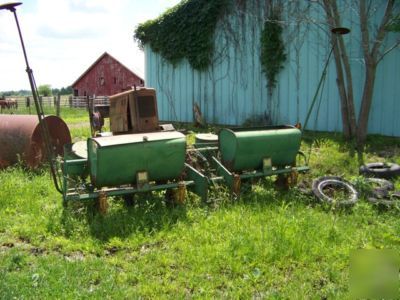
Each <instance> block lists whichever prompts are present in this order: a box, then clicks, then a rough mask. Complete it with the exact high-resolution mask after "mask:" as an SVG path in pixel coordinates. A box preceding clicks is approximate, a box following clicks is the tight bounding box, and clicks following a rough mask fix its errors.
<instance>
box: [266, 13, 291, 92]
mask: <svg viewBox="0 0 400 300" xmlns="http://www.w3.org/2000/svg"><path fill="white" fill-rule="evenodd" d="M279 21H280V13H279V11H278V10H277V9H271V13H270V16H269V18H268V20H267V21H265V23H264V29H263V31H262V33H261V66H262V70H263V72H264V73H265V76H266V78H267V81H268V84H267V87H268V89H269V90H270V92H271V91H272V89H273V88H275V86H276V82H277V79H276V77H277V75H278V74H279V72H280V70H281V69H283V66H284V62H285V61H286V53H285V45H284V43H283V40H282V31H283V28H282V25H281V24H280V22H279Z"/></svg>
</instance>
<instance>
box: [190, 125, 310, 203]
mask: <svg viewBox="0 0 400 300" xmlns="http://www.w3.org/2000/svg"><path fill="white" fill-rule="evenodd" d="M300 144H301V131H300V130H299V129H297V128H296V127H294V126H286V125H285V126H268V127H258V128H224V129H221V130H220V132H219V135H218V148H217V149H215V148H212V147H204V148H202V147H201V144H200V145H195V147H194V149H195V150H194V151H196V152H197V154H198V156H199V157H200V158H201V157H203V158H204V159H207V158H208V157H210V154H209V153H210V152H212V155H211V161H210V162H209V164H208V165H210V166H212V167H211V168H212V169H213V170H212V172H211V173H213V175H212V176H210V175H208V176H207V177H206V176H204V175H203V174H201V172H200V174H198V173H197V174H196V173H193V172H189V178H190V179H192V180H194V181H196V182H198V183H200V184H201V185H202V188H201V189H202V190H206V189H207V188H205V187H208V186H209V185H210V184H212V183H215V182H223V183H225V184H226V185H227V186H228V187H229V188H230V190H231V191H232V192H233V193H235V194H239V193H240V187H241V182H242V180H246V179H250V178H256V177H266V176H272V175H278V176H279V177H280V178H281V179H283V180H284V182H285V184H289V181H291V182H293V183H294V182H295V180H296V178H297V174H298V173H299V172H306V171H308V170H309V167H308V166H306V165H305V166H297V162H296V160H297V158H298V156H299V155H300V156H304V154H302V153H301V152H300ZM208 173H210V172H208ZM196 189H199V190H201V189H200V188H198V187H196ZM199 192H200V191H198V193H199ZM202 197H203V198H207V193H206V192H203V195H202Z"/></svg>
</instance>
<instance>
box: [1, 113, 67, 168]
mask: <svg viewBox="0 0 400 300" xmlns="http://www.w3.org/2000/svg"><path fill="white" fill-rule="evenodd" d="M44 122H46V124H47V127H48V129H49V133H50V139H51V144H52V147H53V149H54V151H55V153H56V154H57V155H62V154H63V150H64V149H63V147H64V145H65V144H68V143H71V134H70V132H69V129H68V126H67V124H65V122H64V121H63V120H62V119H60V118H58V117H56V116H45V118H44ZM18 157H20V159H21V161H22V162H23V163H24V164H25V165H26V166H28V167H30V168H36V167H37V166H39V165H40V164H41V163H42V162H44V161H45V160H46V159H47V158H46V145H45V143H44V137H43V136H42V131H41V128H40V125H39V120H38V117H37V116H31V115H0V168H5V167H8V166H10V165H12V164H15V163H16V162H18Z"/></svg>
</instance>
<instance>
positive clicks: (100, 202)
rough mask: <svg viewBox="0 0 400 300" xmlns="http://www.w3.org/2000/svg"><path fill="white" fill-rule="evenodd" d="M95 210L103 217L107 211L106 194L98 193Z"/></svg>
mask: <svg viewBox="0 0 400 300" xmlns="http://www.w3.org/2000/svg"><path fill="white" fill-rule="evenodd" d="M97 209H98V211H99V213H100V214H102V215H105V214H107V211H108V202H107V194H106V193H105V192H100V193H99V197H98V198H97Z"/></svg>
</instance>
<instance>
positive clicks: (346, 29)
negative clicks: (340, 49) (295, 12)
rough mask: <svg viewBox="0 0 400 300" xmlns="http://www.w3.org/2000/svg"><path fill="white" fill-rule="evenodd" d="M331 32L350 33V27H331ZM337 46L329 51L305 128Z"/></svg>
mask: <svg viewBox="0 0 400 300" xmlns="http://www.w3.org/2000/svg"><path fill="white" fill-rule="evenodd" d="M331 32H332V33H333V34H334V35H336V36H339V35H345V34H348V33H350V29H348V28H346V27H335V28H332V29H331ZM335 46H336V43H335V44H333V45H332V48H331V51H330V52H329V55H328V59H327V60H326V62H325V66H324V69H323V71H322V74H321V78H320V79H319V82H318V86H317V90H316V91H315V94H314V97H313V100H312V101H311V106H310V108H309V110H308V113H307V116H306V120H305V121H304V126H303V130H306V127H307V124H308V121H309V119H310V116H311V112H312V110H313V108H314V105H315V102H316V101H317V98H318V94H319V91H320V89H321V86H322V83H323V82H324V80H325V78H326V71H327V69H328V65H329V61H330V60H331V57H332V53H333V50H334V49H335Z"/></svg>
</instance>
